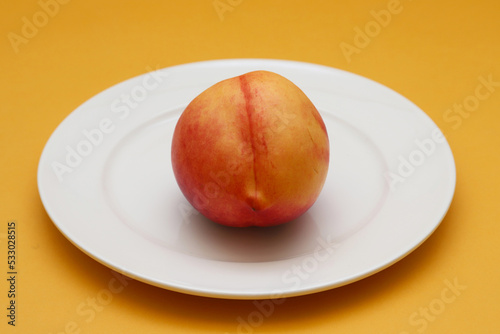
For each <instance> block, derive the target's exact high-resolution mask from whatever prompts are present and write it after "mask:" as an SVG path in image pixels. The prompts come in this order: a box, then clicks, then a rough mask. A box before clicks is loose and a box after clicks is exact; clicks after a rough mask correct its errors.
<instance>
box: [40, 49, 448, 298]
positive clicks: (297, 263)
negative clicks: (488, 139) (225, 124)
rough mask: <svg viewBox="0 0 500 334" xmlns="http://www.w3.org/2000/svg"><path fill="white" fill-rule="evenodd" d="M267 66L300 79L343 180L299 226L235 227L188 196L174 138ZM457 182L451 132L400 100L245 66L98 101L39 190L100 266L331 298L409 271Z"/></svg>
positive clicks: (182, 71) (189, 288) (204, 290)
mask: <svg viewBox="0 0 500 334" xmlns="http://www.w3.org/2000/svg"><path fill="white" fill-rule="evenodd" d="M259 69H264V70H270V71H274V72H276V73H279V74H281V75H283V76H285V77H287V78H289V79H290V80H292V81H293V82H294V83H295V84H297V85H298V86H299V87H300V88H301V89H302V90H303V91H304V92H305V93H306V94H307V95H308V96H309V97H310V99H311V100H312V101H313V103H314V104H315V105H316V107H317V108H318V110H319V111H320V113H321V114H322V116H323V119H324V121H325V123H326V126H327V129H328V133H329V137H330V145H331V163H330V170H329V174H328V177H327V180H326V184H325V186H324V188H323V191H322V193H321V195H320V197H319V198H318V200H317V202H316V203H315V204H314V205H313V207H312V208H311V209H310V210H309V211H308V212H307V213H306V214H304V215H303V216H302V217H300V218H298V219H297V220H295V221H293V222H290V223H288V224H285V225H281V226H277V227H274V228H267V229H266V228H249V229H237V228H236V229H235V228H229V227H224V226H220V225H217V224H215V223H212V222H210V221H207V220H206V219H205V218H204V217H203V216H201V215H200V214H198V213H197V212H196V211H195V210H194V209H192V207H191V206H190V205H189V204H188V202H187V201H186V200H185V199H184V197H183V195H182V194H181V192H180V190H179V188H178V186H177V184H176V181H175V179H174V176H173V172H172V170H171V166H170V143H171V138H172V133H173V130H174V127H175V124H176V121H177V119H178V117H179V115H180V114H181V112H182V111H183V109H184V108H185V106H186V105H187V104H188V103H189V102H190V101H191V100H192V99H193V98H194V97H195V96H196V95H198V94H199V93H200V92H202V91H203V90H204V89H206V88H208V87H209V86H211V85H212V84H214V83H216V82H218V81H220V80H222V79H225V78H229V77H233V76H237V75H240V74H243V73H246V72H249V71H252V70H259ZM455 177H456V174H455V165H454V160H453V156H452V153H451V150H450V147H449V146H448V143H447V142H446V140H445V139H444V138H443V137H442V133H441V132H440V131H439V129H438V128H437V126H436V125H435V124H434V123H433V122H432V120H431V119H430V118H429V117H428V116H427V115H426V114H425V113H424V112H423V111H422V110H420V109H419V108H418V107H416V106H415V105H414V104H413V103H411V102H410V101H408V100H407V99H405V98H404V97H402V96H401V95H399V94H397V93H395V92H394V91H392V90H390V89H388V88H386V87H384V86H382V85H380V84H378V83H376V82H373V81H371V80H369V79H366V78H363V77H360V76H357V75H354V74H351V73H347V72H344V71H341V70H336V69H332V68H329V67H324V66H319V65H313V64H306V63H300V62H291V61H280V60H263V59H253V60H252V59H239V60H219V61H208V62H200V63H193V64H186V65H180V66H174V67H170V68H166V69H162V70H158V71H154V72H149V73H146V74H144V75H141V76H138V77H135V78H132V79H130V80H127V81H125V82H122V83H120V84H118V85H115V86H113V87H111V88H109V89H107V90H105V91H104V92H102V93H100V94H98V95H96V96H95V97H93V98H91V99H90V100H88V101H87V102H85V103H84V104H83V105H81V106H80V107H78V108H77V109H76V110H75V111H74V112H72V113H71V114H70V115H69V116H68V117H67V118H66V119H65V120H64V121H63V122H62V123H61V124H60V126H59V127H58V128H57V129H56V130H55V131H54V133H53V135H52V136H51V137H50V139H49V141H48V142H47V145H46V147H45V149H44V151H43V153H42V156H41V159H40V164H39V169H38V187H39V192H40V196H41V199H42V201H43V204H44V206H45V208H46V210H47V212H48V214H49V215H50V217H51V219H52V220H53V221H54V223H55V225H56V226H57V227H58V228H59V230H60V231H61V232H62V233H63V234H64V235H65V236H66V237H67V238H68V239H69V240H70V241H71V242H73V243H74V244H75V245H76V246H77V247H79V248H80V249H81V250H82V251H84V252H85V253H87V254H88V255H89V256H91V257H92V258H94V259H96V260H97V261H99V262H101V263H103V264H105V265H107V266H109V267H111V268H113V269H115V270H117V271H119V272H122V273H124V274H126V275H129V276H131V277H134V278H136V279H138V280H140V281H143V282H147V283H150V284H153V285H156V286H159V287H163V288H167V289H171V290H175V291H180V292H185V293H189V294H195V295H203V296H211V297H220V298H239V299H259V298H269V297H288V296H295V295H303V294H308V293H312V292H318V291H322V290H326V289H331V288H334V287H337V286H341V285H344V284H347V283H350V282H353V281H356V280H359V279H361V278H363V277H366V276H368V275H371V274H373V273H375V272H377V271H380V270H382V269H384V268H386V267H387V266H389V265H391V264H393V263H395V262H396V261H397V260H399V259H401V258H403V257H404V256H405V255H407V254H408V253H410V252H411V251H412V250H414V249H415V248H416V247H418V246H419V245H420V244H421V243H422V242H423V241H424V240H426V239H427V237H429V235H430V234H431V233H432V232H433V231H434V230H435V229H436V228H437V226H438V225H439V223H440V222H441V220H442V219H443V217H444V215H445V214H446V212H447V210H448V207H449V205H450V203H451V200H452V197H453V193H454V190H455Z"/></svg>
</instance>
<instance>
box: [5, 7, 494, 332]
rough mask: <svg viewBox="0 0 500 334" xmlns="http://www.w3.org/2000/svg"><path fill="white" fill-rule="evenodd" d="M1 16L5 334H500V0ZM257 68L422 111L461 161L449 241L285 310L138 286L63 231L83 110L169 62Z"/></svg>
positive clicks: (440, 232) (446, 234) (48, 10)
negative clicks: (11, 278) (64, 178)
mask: <svg viewBox="0 0 500 334" xmlns="http://www.w3.org/2000/svg"><path fill="white" fill-rule="evenodd" d="M0 15H1V19H0V35H1V36H3V37H2V39H1V42H0V67H1V80H0V101H1V108H0V157H1V160H0V161H1V164H0V171H1V174H0V175H1V176H0V178H1V182H0V184H1V188H0V238H1V247H0V262H1V263H2V265H1V266H0V268H1V271H0V296H1V297H0V305H1V307H0V309H1V310H2V311H1V317H0V319H1V320H0V332H1V333H44V334H49V333H52V334H55V333H115V332H116V333H138V332H143V333H280V332H283V333H396V334H403V333H500V322H499V321H498V314H499V313H500V306H499V304H500V303H499V300H500V288H499V285H498V282H499V281H500V269H499V266H498V263H499V261H500V247H498V236H499V235H500V209H499V206H498V202H499V191H498V189H499V188H500V178H499V177H498V176H497V174H498V166H499V165H500V158H499V154H498V147H499V145H500V134H499V133H500V112H499V109H500V66H499V65H500V64H499V59H500V43H499V42H498V36H499V33H500V4H499V3H498V2H497V1H493V0H491V1H479V2H474V3H471V2H470V1H439V2H436V1H422V0H413V1H410V0H401V1H398V0H388V1H374V0H373V1H355V2H354V1H353V2H347V1H326V0H325V1H316V0H310V1H289V0H282V1H264V0H215V1H213V0H209V1H195V0H189V1H186V0H184V1H135V2H134V1H95V0H90V1H77V0H74V1H68V0H64V1H63V0H58V2H56V0H40V1H36V0H22V1H10V2H4V4H3V6H2V10H1V11H0ZM242 57H244V58H252V57H255V58H275V59H291V60H299V61H305V62H312V63H318V64H322V65H327V66H332V67H336V68H341V69H345V70H348V71H351V72H354V73H357V74H361V75H363V76H366V77H368V78H371V79H373V80H375V81H378V82H380V83H383V84H385V85H387V86H388V87H390V88H392V89H394V90H396V91H398V92H399V93H401V94H403V95H404V96H406V97H407V98H409V99H410V100H412V101H413V102H415V103H416V104H417V105H418V106H420V107H421V108H422V109H423V110H424V111H425V112H426V113H427V114H428V115H429V116H430V117H431V118H432V119H433V120H434V121H435V122H436V123H437V124H438V126H439V127H440V128H441V129H442V131H443V132H444V134H445V135H446V137H447V138H448V141H449V143H450V145H451V148H452V150H453V152H454V155H455V159H456V165H457V188H456V195H455V198H454V201H453V203H452V206H451V208H450V211H449V213H448V215H447V216H446V218H445V219H444V221H443V222H442V224H441V226H440V227H439V228H438V229H437V231H436V232H435V233H434V234H433V235H432V236H431V238H430V239H428V240H427V241H426V242H425V243H424V244H423V245H422V246H421V247H419V248H418V249H417V250H416V251H415V252H413V253H412V254H410V255H409V256H408V257H406V258H405V259H403V260H402V261H400V262H398V263H397V264H395V265H393V266H391V267H390V268H388V269H386V270H384V271H382V272H380V273H378V274H376V275H374V276H371V277H369V278H366V279H363V280H361V281H359V282H357V283H354V284H350V285H347V286H344V287H341V288H337V289H334V290H330V291H326V292H322V293H317V294H314V295H309V296H303V297H296V298H289V299H286V300H284V302H283V303H281V304H275V305H274V306H273V307H271V306H270V304H269V303H267V304H266V303H264V304H262V303H254V302H252V301H238V300H232V301H231V300H218V299H210V298H202V297H195V296H189V295H183V294H180V293H176V292H170V291H167V290H162V289H159V288H156V287H152V286H149V285H147V284H144V283H140V282H137V281H133V280H125V279H123V278H121V280H120V279H118V278H116V277H115V276H114V275H113V274H112V272H111V271H110V269H108V268H107V267H105V266H103V265H101V264H99V263H97V262H96V261H94V260H93V259H91V258H90V257H88V256H87V255H85V254H84V253H82V252H81V251H79V250H78V249H77V248H76V247H74V246H73V245H72V244H71V243H70V242H69V241H68V240H67V239H66V238H65V237H64V236H63V235H62V234H61V233H59V231H58V230H57V229H56V227H55V226H54V225H53V224H52V222H51V220H50V219H49V218H48V216H47V215H46V213H45V210H44V208H43V206H42V204H41V202H40V199H39V196H38V190H37V186H36V171H37V165H38V159H39V157H40V154H41V151H42V149H43V147H44V145H45V143H46V141H47V139H48V138H49V136H50V134H51V133H52V131H54V129H55V128H56V127H57V125H58V124H59V123H60V122H61V121H62V120H63V119H64V118H65V117H66V116H67V115H68V114H69V113H70V112H71V111H72V110H74V109H75V108H76V107H77V106H79V105H80V104H81V103H83V102H84V101H85V100H87V99H89V98H90V97H92V96H93V95H95V94H97V93H99V92H101V91H102V90H104V89H105V88H107V87H109V86H111V85H114V84H116V83H118V82H121V81H123V80H125V79H128V78H130V77H133V76H136V75H139V74H142V73H145V72H147V71H148V70H150V69H151V68H163V67H167V66H171V65H177V64H182V63H188V62H194V61H201V60H210V59H221V58H242ZM10 221H15V222H16V233H17V246H18V249H17V253H16V261H17V263H16V270H17V271H18V274H17V277H16V279H17V280H16V322H15V325H16V326H15V327H14V326H10V325H8V323H7V322H8V321H9V318H8V317H7V314H8V312H9V311H8V310H7V307H8V305H9V304H8V303H9V300H10V298H8V291H9V284H8V281H7V278H8V274H7V271H8V267H7V261H8V258H7V256H8V254H7V250H8V249H7V240H8V223H9V222H10Z"/></svg>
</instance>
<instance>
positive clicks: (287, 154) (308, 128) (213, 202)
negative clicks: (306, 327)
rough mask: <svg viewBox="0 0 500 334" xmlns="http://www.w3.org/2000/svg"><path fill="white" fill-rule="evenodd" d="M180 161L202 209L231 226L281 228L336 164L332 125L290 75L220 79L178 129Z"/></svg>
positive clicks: (176, 158) (185, 189)
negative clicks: (332, 163) (332, 161)
mask: <svg viewBox="0 0 500 334" xmlns="http://www.w3.org/2000/svg"><path fill="white" fill-rule="evenodd" d="M171 155H172V157H171V158H172V167H173V171H174V175H175V178H176V180H177V183H178V185H179V187H180V189H181V191H182V193H183V194H184V196H185V197H186V199H187V200H188V201H189V202H190V203H191V205H193V206H194V207H195V208H196V209H197V210H198V211H199V212H200V213H202V214H203V215H204V216H205V217H207V218H209V219H210V220H212V221H214V222H217V223H220V224H223V225H228V226H236V227H246V226H273V225H278V224H282V223H286V222H288V221H290V220H292V219H294V218H297V217H298V216H300V215H302V214H303V213H304V212H306V211H307V210H308V209H309V208H310V207H311V206H312V205H313V204H314V202H315V201H316V199H317V197H318V196H319V194H320V192H321V189H322V188H323V185H324V182H325V179H326V175H327V172H328V165H329V155H330V154H329V141H328V134H327V130H326V127H325V124H324V122H323V120H322V118H321V116H320V114H319V113H318V111H317V110H316V108H315V107H314V105H313V104H312V102H311V101H310V100H309V99H308V98H307V96H306V95H305V94H304V93H303V92H302V90H300V89H299V88H298V87H297V86H296V85H295V84H293V83H292V82H291V81H289V80H288V79H286V78H284V77H282V76H280V75H278V74H276V73H273V72H268V71H255V72H249V73H246V74H243V75H241V76H238V77H234V78H230V79H226V80H223V81H221V82H218V83H216V84H215V85H213V86H211V87H209V88H208V89H206V90H205V91H203V92H202V93H201V94H200V95H198V96H197V97H196V98H195V99H194V100H193V101H191V103H190V104H189V105H188V106H187V107H186V109H185V110H184V112H183V113H182V115H181V117H180V118H179V120H178V122H177V125H176V127H175V131H174V135H173V140H172V151H171Z"/></svg>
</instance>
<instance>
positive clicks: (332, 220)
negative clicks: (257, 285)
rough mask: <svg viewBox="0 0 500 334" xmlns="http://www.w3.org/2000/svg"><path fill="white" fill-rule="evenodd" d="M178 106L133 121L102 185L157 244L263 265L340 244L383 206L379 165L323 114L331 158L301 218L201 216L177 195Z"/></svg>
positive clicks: (360, 141)
mask: <svg viewBox="0 0 500 334" xmlns="http://www.w3.org/2000/svg"><path fill="white" fill-rule="evenodd" d="M181 112H182V110H174V111H170V112H166V113H164V114H163V115H161V116H159V117H157V118H155V119H153V120H150V121H148V122H146V123H144V124H142V125H139V126H138V127H137V128H135V130H133V131H132V132H130V133H129V134H128V135H127V136H125V137H124V138H123V139H122V140H121V141H120V142H119V143H118V145H116V147H115V148H114V149H113V151H112V153H111V154H110V155H109V157H108V160H107V161H106V164H105V169H104V173H103V178H102V182H103V186H104V189H105V196H106V198H107V200H108V204H109V206H110V207H111V208H112V209H113V211H114V212H115V214H116V215H117V216H118V217H119V219H120V221H122V222H123V223H124V224H125V225H127V226H128V227H129V228H131V229H133V230H134V231H135V232H136V233H138V234H139V235H141V236H142V237H144V238H146V239H148V240H150V241H151V242H154V243H156V244H158V245H161V246H162V247H167V248H169V249H172V250H174V251H178V252H181V253H184V254H189V255H192V256H196V257H201V258H207V259H211V260H216V261H230V262H267V261H279V260H284V259H289V258H294V257H300V256H304V255H307V254H311V253H313V252H314V251H315V250H317V249H318V247H324V246H325V244H328V243H329V244H332V243H334V244H335V245H332V246H339V245H340V244H341V243H342V241H343V240H345V239H347V238H349V237H350V236H351V235H353V234H354V233H355V232H356V231H358V230H360V229H361V228H363V226H365V225H366V224H368V223H369V221H370V219H371V218H372V217H373V216H374V215H376V213H377V212H378V210H379V209H380V207H381V205H382V204H383V201H384V198H385V194H386V193H387V186H386V183H385V180H384V177H383V173H384V171H385V170H386V169H385V168H386V167H385V162H384V161H383V158H382V156H381V155H380V154H379V152H378V150H377V147H376V146H375V145H373V143H372V142H371V141H370V140H369V138H367V137H366V136H364V135H363V133H361V132H360V131H358V130H357V129H356V128H355V127H353V126H351V125H349V124H348V123H346V122H344V121H342V120H341V119H339V118H338V117H336V116H334V115H332V114H330V113H328V112H325V111H322V112H321V113H322V115H323V118H324V121H325V124H326V126H327V129H328V133H329V137H330V149H331V160H330V170H329V174H328V177H327V180H326V183H325V186H324V188H323V191H322V193H321V195H320V197H319V198H318V200H317V202H316V203H315V204H314V205H313V207H312V208H311V209H310V210H309V211H308V212H306V213H305V214H304V215H302V216H301V217H299V218H297V219H296V220H294V221H292V222H289V223H287V224H284V225H280V226H276V227H271V228H244V229H240V228H230V227H226V226H222V225H219V224H216V223H213V222H211V221H209V220H208V219H206V218H205V217H203V216H202V215H201V214H199V213H198V212H197V211H196V210H195V209H194V208H192V206H191V205H190V204H189V203H188V202H187V200H186V199H185V198H184V197H183V195H182V193H181V191H180V189H179V187H178V186H177V183H176V180H175V177H174V174H173V171H172V167H171V162H170V146H171V141H172V135H173V132H174V128H175V125H176V122H177V119H178V117H179V116H180V114H181Z"/></svg>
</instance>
